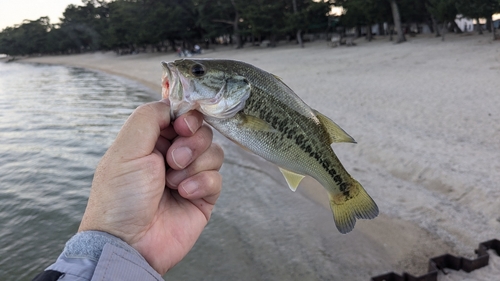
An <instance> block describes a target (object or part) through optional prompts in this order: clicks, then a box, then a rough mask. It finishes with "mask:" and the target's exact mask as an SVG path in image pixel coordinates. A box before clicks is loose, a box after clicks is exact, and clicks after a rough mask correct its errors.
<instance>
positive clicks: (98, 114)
mask: <svg viewBox="0 0 500 281" xmlns="http://www.w3.org/2000/svg"><path fill="white" fill-rule="evenodd" d="M151 96H152V95H151V93H149V92H148V91H147V90H146V89H145V88H141V87H140V86H139V85H137V84H135V83H133V82H129V81H127V80H124V79H122V78H118V77H114V76H110V75H106V74H102V73H97V72H91V71H87V70H85V69H81V68H68V67H62V66H47V65H25V64H2V63H0V225H1V226H2V227H1V228H0V245H1V247H0V257H1V258H0V280H14V279H15V280H31V279H32V278H33V277H34V275H36V274H37V273H38V272H39V271H41V270H43V269H44V268H45V267H46V266H48V265H49V264H50V263H51V262H53V261H54V259H55V258H56V257H57V256H58V254H59V253H60V251H61V250H62V248H63V247H64V243H65V242H66V240H67V239H68V238H69V237H70V236H71V235H72V234H73V233H75V231H76V230H77V228H78V224H79V221H80V219H81V216H82V214H83V211H84V209H85V205H86V201H87V197H88V193H89V188H90V185H91V182H92V177H93V173H94V169H95V166H96V165H97V162H98V161H99V159H100V157H101V156H102V155H103V154H104V152H105V151H106V148H107V147H108V146H109V145H110V144H111V142H112V141H113V139H114V138H115V136H116V133H117V132H118V130H119V129H120V127H121V126H122V124H123V122H124V120H125V119H126V118H127V116H128V115H130V113H131V112H132V111H133V109H134V108H136V107H137V106H138V105H140V104H142V103H144V102H148V101H151V100H152V98H151Z"/></svg>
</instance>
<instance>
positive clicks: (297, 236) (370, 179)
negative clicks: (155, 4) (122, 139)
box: [24, 35, 500, 280]
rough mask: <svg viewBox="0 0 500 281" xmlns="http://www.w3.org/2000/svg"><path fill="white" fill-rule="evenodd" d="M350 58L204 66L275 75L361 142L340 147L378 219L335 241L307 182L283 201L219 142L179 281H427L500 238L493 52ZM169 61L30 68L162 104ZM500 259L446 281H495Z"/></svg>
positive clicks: (437, 43)
mask: <svg viewBox="0 0 500 281" xmlns="http://www.w3.org/2000/svg"><path fill="white" fill-rule="evenodd" d="M356 43H357V46H355V47H338V48H330V47H328V46H327V44H326V42H323V41H316V42H312V43H309V44H306V48H304V49H300V48H298V47H297V46H296V45H293V44H283V45H281V46H279V47H278V48H274V49H268V48H265V49H264V48H258V47H248V48H244V49H242V50H233V49H230V48H227V47H221V48H217V49H216V50H209V51H207V52H206V53H205V54H204V55H201V56H200V57H211V58H228V59H237V60H242V61H246V62H249V63H251V64H254V65H256V66H258V67H261V68H263V69H265V70H267V71H269V72H272V73H274V74H276V75H277V76H279V77H281V78H282V80H283V81H284V82H285V83H287V84H288V85H289V86H290V87H291V88H292V89H294V90H295V92H296V93H297V94H298V95H299V96H300V97H301V98H302V99H303V100H304V101H305V102H306V103H308V104H309V105H311V107H313V108H315V109H317V110H318V111H320V112H322V113H324V114H325V115H327V116H329V117H330V118H332V119H333V120H335V122H337V124H339V125H340V126H341V127H342V128H343V129H345V130H346V131H347V132H348V133H349V134H350V135H351V136H353V137H354V138H355V139H356V141H357V142H358V143H357V144H334V145H333V149H334V150H335V152H336V153H337V155H338V156H339V158H340V160H341V161H342V163H343V164H344V166H345V167H346V169H347V170H348V171H349V172H350V173H351V175H352V176H353V177H355V178H356V179H357V180H358V181H359V182H361V184H362V185H363V186H364V187H365V189H366V190H367V191H368V193H369V194H370V195H371V196H372V197H373V199H374V200H375V201H376V202H377V204H378V206H379V209H380V216H379V217H378V218H376V219H375V220H371V221H358V222H357V224H356V227H355V230H354V231H353V232H351V233H349V234H347V235H342V234H340V233H338V231H337V230H336V228H335V226H334V223H333V220H332V217H331V213H330V210H329V207H328V202H327V196H326V192H325V191H324V190H323V188H322V187H321V186H319V184H317V183H316V182H315V181H314V180H312V179H307V178H306V180H304V182H303V183H301V186H300V187H299V191H298V192H297V193H293V192H291V191H290V190H289V189H288V187H287V185H286V183H285V181H284V179H283V178H282V176H281V174H280V173H279V171H278V170H277V168H276V167H274V166H273V165H272V164H269V163H267V162H265V161H263V160H261V159H260V158H258V157H256V156H253V155H251V154H249V153H247V152H245V151H243V150H241V149H240V148H238V147H237V146H236V145H234V144H232V143H231V142H230V141H228V140H227V139H225V138H224V137H222V136H220V135H219V134H216V135H215V139H216V141H217V142H218V143H220V144H222V146H223V147H224V150H225V152H226V160H225V163H224V166H223V168H222V174H223V178H224V186H223V193H222V195H221V198H220V199H219V201H218V203H217V206H216V209H215V212H214V215H213V217H212V220H211V222H210V224H209V226H208V227H207V229H206V231H205V232H204V233H203V235H202V237H201V239H200V240H199V242H198V243H197V244H196V245H195V247H194V249H193V251H191V252H190V254H189V255H188V256H187V257H186V259H185V260H183V261H182V262H181V263H180V264H179V265H178V266H177V267H175V268H174V269H173V270H172V271H171V272H169V273H167V275H166V277H168V278H171V279H174V280H177V279H182V280H199V279H200V278H202V279H205V280H221V279H233V280H234V279H238V280H269V279H278V280H368V279H369V277H370V276H374V275H380V274H383V273H386V272H388V271H395V272H397V273H401V272H403V271H406V272H409V273H411V274H415V275H421V274H424V273H425V271H426V269H427V262H428V259H429V258H431V257H434V256H437V255H441V254H444V253H452V254H456V255H462V256H466V257H469V258H472V257H474V249H475V248H476V247H477V245H478V243H479V242H482V241H486V240H489V239H493V238H497V239H499V238H500V212H499V211H500V200H499V198H500V188H499V187H498V182H499V181H500V110H499V106H500V94H499V91H500V79H499V77H500V43H499V42H498V41H497V42H492V41H491V39H490V38H489V36H479V35H469V36H455V35H447V37H446V41H445V42H441V40H440V39H439V38H433V37H425V36H420V37H416V38H410V40H409V42H407V43H404V44H399V45H394V44H392V43H390V42H388V38H378V39H377V40H375V41H374V42H370V43H368V42H366V41H364V39H358V40H357V41H356ZM175 59H177V56H175V54H139V55H129V56H121V57H118V56H115V55H114V54H112V53H95V54H84V55H72V56H55V57H39V58H30V59H26V60H24V61H27V62H39V63H52V64H63V65H69V66H77V67H85V68H88V69H94V70H99V71H105V72H108V73H111V74H115V75H120V76H124V77H127V78H130V79H133V80H136V81H139V82H141V83H143V84H144V85H146V86H147V87H149V88H150V89H152V91H153V92H155V93H157V94H156V95H155V96H154V97H153V98H154V99H159V98H160V77H161V73H162V70H161V66H160V61H162V60H165V61H170V60H175ZM499 260H500V259H499V258H498V257H494V258H493V259H492V262H491V264H490V266H489V267H487V268H483V269H481V270H478V271H475V272H473V273H470V274H464V273H463V272H458V273H456V272H453V271H452V272H451V273H450V274H448V275H446V276H444V275H443V276H440V280H464V279H465V278H472V279H480V280H494V279H493V278H495V277H494V276H498V275H499V274H500V261H499Z"/></svg>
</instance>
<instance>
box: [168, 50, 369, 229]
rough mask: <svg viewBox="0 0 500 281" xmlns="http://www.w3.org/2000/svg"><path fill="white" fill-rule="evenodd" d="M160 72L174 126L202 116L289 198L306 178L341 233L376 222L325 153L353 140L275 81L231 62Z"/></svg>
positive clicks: (357, 188)
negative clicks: (256, 159) (278, 178)
mask: <svg viewBox="0 0 500 281" xmlns="http://www.w3.org/2000/svg"><path fill="white" fill-rule="evenodd" d="M162 64H163V66H164V71H165V73H164V77H163V96H164V98H169V99H170V102H171V105H172V107H171V110H172V112H171V115H172V116H173V117H174V118H175V117H177V116H179V115H180V114H182V113H185V112H187V111H189V110H198V111H200V112H201V113H202V114H203V116H204V119H205V121H206V122H207V123H208V124H210V125H211V126H212V127H214V128H215V129H216V130H218V131H219V132H220V133H222V134H223V135H224V136H226V137H227V138H229V139H231V140H232V141H234V142H235V143H237V144H239V145H240V146H242V147H244V148H247V149H249V150H250V151H252V152H254V153H255V154H257V155H259V156H261V157H263V158H264V159H266V160H268V161H270V162H272V163H274V164H276V165H278V166H279V167H280V171H281V172H282V173H283V175H284V177H285V179H286V181H287V183H288V185H289V187H290V188H291V189H292V190H293V191H295V189H296V188H297V186H298V185H299V183H300V181H301V180H302V178H303V177H304V176H305V175H309V176H312V177H313V178H315V179H316V180H317V181H318V182H319V183H321V184H322V185H323V187H324V188H325V189H326V190H327V192H328V196H329V200H330V207H331V209H332V212H333V217H334V221H335V225H336V226H337V229H338V230H339V231H340V232H341V233H347V232H349V231H351V230H352V229H353V228H354V225H355V223H356V219H357V218H363V219H372V218H375V217H376V216H377V215H378V207H377V205H376V204H375V202H374V201H373V199H372V198H371V197H370V196H369V195H368V194H367V193H366V191H365V190H364V188H363V187H362V186H361V184H359V183H358V182H357V181H356V180H355V179H354V178H352V177H351V176H350V175H349V173H348V172H347V171H346V170H345V169H344V167H343V166H342V164H341V162H340V161H339V159H338V158H337V156H336V155H335V153H334V152H333V149H332V148H331V146H330V145H331V143H332V142H354V140H353V139H352V138H351V137H350V136H349V135H347V133H345V132H344V131H343V130H342V129H341V128H340V127H338V125H336V124H335V123H334V122H333V121H331V120H330V119H329V118H328V117H326V116H324V115H323V114H321V113H319V112H317V111H315V110H313V109H311V108H310V107H309V106H308V105H307V104H305V103H304V102H303V101H302V100H301V99H300V98H299V97H298V96H297V95H296V94H295V93H294V92H293V90H292V89H290V88H289V87H288V86H287V85H286V84H285V83H283V82H282V81H281V79H279V78H277V77H276V76H274V75H272V74H270V73H268V72H266V71H264V70H261V69H259V68H257V67H255V66H252V65H250V64H247V63H244V62H239V61H232V60H215V59H196V60H194V59H182V60H177V61H174V62H169V63H165V62H163V63H162ZM170 85H175V86H172V87H170Z"/></svg>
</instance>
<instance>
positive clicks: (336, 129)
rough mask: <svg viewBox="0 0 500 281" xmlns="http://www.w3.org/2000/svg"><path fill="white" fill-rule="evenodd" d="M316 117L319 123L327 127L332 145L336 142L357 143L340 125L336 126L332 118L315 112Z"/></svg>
mask: <svg viewBox="0 0 500 281" xmlns="http://www.w3.org/2000/svg"><path fill="white" fill-rule="evenodd" d="M313 111H314V115H316V117H318V119H319V121H320V122H321V124H323V126H324V127H325V129H326V131H327V132H328V134H329V135H330V141H331V143H334V142H351V143H356V141H355V140H354V139H353V138H352V137H351V136H349V135H348V134H347V133H346V132H345V131H344V130H343V129H342V128H340V126H339V125H337V124H335V122H333V121H332V120H331V119H330V118H328V117H326V116H325V115H323V114H321V113H320V112H318V111H316V110H314V109H313Z"/></svg>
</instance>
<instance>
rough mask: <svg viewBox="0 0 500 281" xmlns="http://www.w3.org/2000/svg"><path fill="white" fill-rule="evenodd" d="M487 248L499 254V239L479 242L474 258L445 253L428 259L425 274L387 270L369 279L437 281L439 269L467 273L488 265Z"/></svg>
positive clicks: (443, 271) (372, 280) (375, 280)
mask: <svg viewBox="0 0 500 281" xmlns="http://www.w3.org/2000/svg"><path fill="white" fill-rule="evenodd" d="M488 250H494V251H495V252H496V254H497V255H498V256H500V240H498V239H492V240H488V241H485V242H481V243H479V247H478V248H477V250H475V253H476V254H477V258H476V259H468V258H464V257H456V256H454V255H450V254H445V255H442V256H438V257H434V258H431V259H429V270H428V272H427V273H426V274H424V275H421V276H418V277H415V276H413V275H411V274H408V273H406V272H403V275H399V274H397V273H394V272H389V273H386V274H383V275H379V276H375V277H372V278H371V279H370V280H371V281H410V280H419V281H437V280H438V273H439V272H440V271H441V272H442V273H443V274H448V272H446V271H445V269H446V268H449V269H453V270H463V271H465V272H467V273H469V272H472V271H474V270H476V269H479V268H482V267H485V266H487V265H488V262H489V260H490V255H489V254H488Z"/></svg>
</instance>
